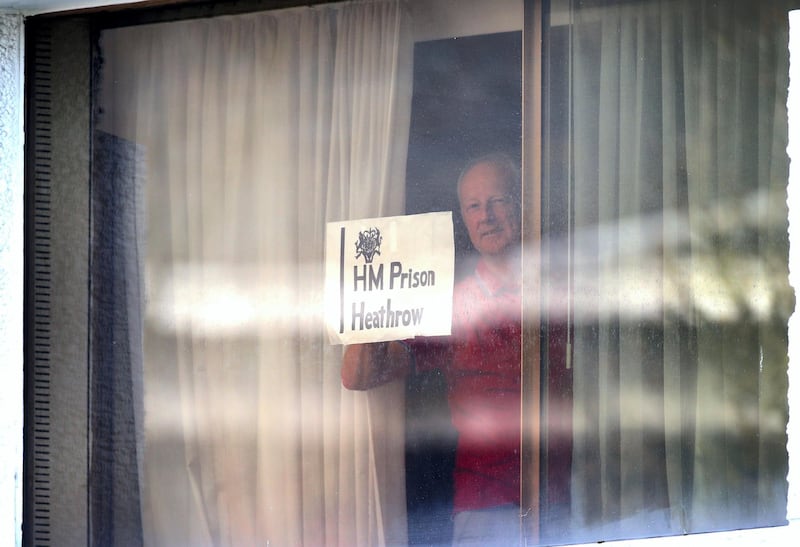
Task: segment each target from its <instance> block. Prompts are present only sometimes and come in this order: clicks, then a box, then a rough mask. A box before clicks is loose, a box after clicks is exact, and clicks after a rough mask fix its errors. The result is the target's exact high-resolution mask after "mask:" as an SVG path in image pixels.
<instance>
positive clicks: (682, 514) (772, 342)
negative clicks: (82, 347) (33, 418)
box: [91, 0, 794, 545]
mask: <svg viewBox="0 0 800 547" xmlns="http://www.w3.org/2000/svg"><path fill="white" fill-rule="evenodd" d="M789 4H790V2H788V1H787V2H771V3H761V4H759V3H753V2H745V1H739V0H726V1H724V2H719V1H710V0H709V1H695V0H693V1H689V0H667V1H660V2H656V1H645V0H620V1H608V0H594V1H592V0H584V1H578V0H572V1H569V0H552V1H551V2H549V3H548V2H543V3H539V2H527V3H525V6H524V7H523V2H522V1H521V0H519V1H517V0H508V1H504V2H502V3H498V2H479V1H475V2H464V3H459V6H458V7H457V8H454V7H453V3H452V2H447V1H444V0H443V1H440V2H424V1H412V2H403V1H397V2H395V1H393V0H376V1H364V2H348V3H342V4H325V5H321V6H314V7H302V8H292V9H286V10H276V11H267V12H256V13H247V14H241V15H230V16H223V17H214V18H199V19H188V20H184V21H178V22H170V23H159V24H147V25H135V26H126V27H121V28H110V29H106V30H103V31H101V32H100V36H99V41H98V54H97V59H96V61H97V62H96V69H97V74H98V85H97V90H96V96H95V100H96V106H97V108H96V112H95V128H94V129H95V130H94V136H93V150H92V157H93V166H92V169H93V171H92V173H93V178H92V215H93V216H92V230H93V231H92V245H93V247H92V261H93V263H94V264H95V265H102V266H101V267H98V268H97V269H96V273H95V274H93V278H92V289H91V290H92V310H91V314H92V319H91V322H92V325H93V328H94V330H95V333H96V338H93V347H94V353H93V355H92V358H93V359H94V360H96V361H97V362H103V363H110V364H113V366H109V367H99V368H98V367H95V368H93V370H96V372H95V373H94V376H93V378H92V382H93V384H92V385H93V393H92V409H91V412H92V418H93V420H92V433H93V435H94V436H95V438H96V439H97V441H95V443H94V445H93V446H94V448H93V449H94V450H95V451H97V450H98V447H99V449H102V450H103V451H106V452H103V453H99V452H97V453H93V454H94V456H95V462H100V463H98V464H97V465H102V462H103V460H102V458H98V456H103V455H104V454H105V456H108V454H109V453H113V454H114V457H113V460H114V464H113V465H110V466H109V471H108V473H107V474H105V475H103V480H104V481H108V484H109V488H108V489H105V490H102V489H101V495H100V496H99V497H98V498H97V499H94V500H93V513H92V519H93V523H94V524H93V526H96V531H95V537H97V538H111V539H113V538H119V537H126V538H131V537H133V538H139V539H140V540H141V541H143V542H144V543H147V544H153V545H212V544H213V545H240V544H265V543H266V544H280V545H284V544H286V545H300V544H305V545H327V544H332V545H334V544H341V545H359V544H369V545H372V544H417V543H419V544H430V543H436V544H449V543H450V541H451V540H452V539H454V538H457V537H459V536H460V535H461V534H470V533H472V530H474V529H478V530H480V531H481V533H483V534H486V535H487V536H489V537H492V538H494V539H497V538H501V537H502V538H503V541H504V542H505V543H506V544H513V542H517V541H519V540H520V538H525V541H527V542H528V543H534V544H535V543H542V544H553V543H575V542H582V541H590V542H593V541H600V540H610V539H617V538H630V537H651V536H654V535H672V534H683V533H687V532H688V533H695V532H703V531H710V530H723V529H733V528H741V527H759V526H772V525H780V524H783V523H784V522H785V509H786V495H787V485H786V479H785V477H786V473H787V465H788V462H787V453H786V434H785V431H786V422H787V414H788V403H787V395H786V394H787V383H786V370H787V360H788V358H787V323H788V317H789V314H790V313H791V310H792V309H793V304H794V296H793V293H792V291H791V289H790V287H789V285H788V265H787V261H788V238H787V215H788V212H787V207H786V180H787V175H788V160H787V158H786V155H785V149H786V141H787V137H786V134H787V129H786V110H785V99H786V96H785V94H786V89H787V84H788V59H787V42H788V39H787V35H788V33H787V29H788V18H787V12H788V9H789V7H790V6H789ZM543 5H544V6H543ZM543 7H544V8H546V9H544V11H543V12H542V13H543V15H544V17H543V22H542V24H541V29H540V28H538V27H535V25H537V24H538V23H539V21H538V19H536V18H535V17H532V14H533V13H537V12H538V11H537V10H541V9H542V8H543ZM523 15H525V17H523ZM524 25H527V26H526V27H525V28H523V26H524ZM533 31H536V33H534V32H533ZM540 31H541V32H542V33H543V34H542V36H543V42H542V48H541V52H540V51H539V50H536V54H537V55H539V54H540V55H541V57H540V58H538V59H536V61H537V62H534V59H532V58H531V55H532V54H533V52H534V50H533V49H532V48H531V47H530V43H531V40H530V37H531V36H534V35H537V36H538V34H537V33H538V32H540ZM523 51H524V52H525V53H524V55H523ZM538 61H540V62H541V65H539V64H538ZM538 66H541V67H542V68H541V70H542V74H541V76H542V82H543V85H542V86H541V87H540V88H537V89H534V88H533V87H532V85H531V82H532V81H535V78H532V77H531V71H532V70H536V69H537V68H536V67H538ZM523 73H525V85H526V87H524V88H523V85H522V81H523ZM536 81H538V80H536ZM523 99H525V104H526V108H527V105H533V106H532V107H531V108H530V109H527V110H526V111H525V112H524V113H523V111H522V110H523V109H522V104H523ZM523 116H524V118H523ZM537 116H538V117H539V119H541V120H542V121H543V130H542V134H541V136H539V135H536V136H534V137H531V135H534V133H533V132H531V131H530V127H531V126H532V125H531V124H532V121H533V120H534V119H535V118H536V117H537ZM526 128H527V129H526ZM524 129H526V130H525V131H524ZM523 134H524V135H526V139H531V138H532V139H534V140H535V141H536V142H523V138H522V135H523ZM522 150H525V151H526V154H527V151H529V150H537V151H538V152H540V153H541V158H542V160H541V164H539V163H536V162H535V161H534V158H532V157H529V156H528V155H525V157H523V153H522ZM523 165H524V169H523V168H522V167H523ZM532 194H533V195H537V196H541V200H540V203H537V207H538V208H540V209H541V217H540V218H539V216H538V209H537V211H535V212H534V211H531V210H527V209H523V210H521V209H520V203H522V201H523V200H524V199H528V198H529V196H530V195H532ZM525 203H529V201H525ZM471 207H474V208H471ZM442 210H445V211H452V212H453V216H454V220H455V234H456V237H455V241H456V244H455V247H456V249H455V262H456V288H455V290H454V297H453V302H454V313H453V334H452V336H450V337H444V338H436V339H415V340H405V341H403V343H402V344H399V343H390V344H368V345H365V346H363V347H361V346H360V347H359V348H358V349H357V351H356V350H351V348H347V349H346V350H345V348H342V347H341V346H338V345H333V344H331V343H330V342H329V340H328V338H327V336H326V333H325V329H324V326H323V318H322V314H323V308H324V294H323V290H324V286H325V278H324V276H325V263H324V261H325V231H326V223H327V222H331V221H339V220H349V219H360V218H375V217H388V216H398V215H408V214H413V213H421V212H428V211H442ZM530 223H535V224H536V225H537V227H540V228H541V234H542V236H541V240H537V241H530V240H528V241H524V242H523V241H522V239H521V235H520V234H521V233H526V234H529V233H534V232H536V230H534V231H533V232H531V231H526V230H525V229H524V227H525V225H526V224H530ZM522 243H524V244H522ZM387 267H388V266H387ZM523 269H524V272H525V276H527V277H524V276H523V278H524V279H531V278H532V277H535V278H536V279H537V283H538V280H541V281H540V285H539V293H540V294H541V298H540V299H539V298H536V299H527V300H526V298H525V296H526V294H527V295H528V296H530V294H532V293H526V291H529V290H530V287H528V286H526V285H524V284H523V285H521V281H520V279H521V275H522V272H523ZM523 301H524V302H526V303H529V302H533V304H528V309H524V310H523V309H521V302H523ZM523 317H525V318H526V320H527V321H529V322H531V324H535V325H536V329H534V331H533V334H532V335H531V334H529V333H530V332H531V330H530V329H528V330H526V325H525V324H523V320H522V319H523ZM530 318H535V321H533V320H532V319H530ZM539 325H540V328H539ZM523 332H524V333H525V334H524V335H523ZM528 336H534V337H536V342H537V346H536V347H538V348H540V351H538V352H537V353H536V354H535V355H533V356H531V355H525V361H524V362H523V353H524V352H523V350H522V348H524V347H529V346H525V342H526V340H525V337H528ZM351 351H355V352H351ZM347 352H351V353H347ZM348 355H350V356H353V355H355V356H357V357H358V359H355V358H354V360H353V361H352V362H354V363H356V364H358V363H362V364H363V363H368V364H369V366H368V367H367V368H358V367H361V366H362V365H358V366H356V368H353V369H352V370H351V369H350V368H349V365H348V363H349V362H350V361H348ZM373 365H377V368H375V367H373ZM354 366H355V365H354ZM376 370H377V371H378V372H377V373H376V372H375V371H376ZM523 370H524V371H525V372H526V373H533V374H535V375H536V377H537V379H538V381H539V389H536V393H521V389H522V388H521V386H523V385H526V386H527V385H531V384H524V383H523V382H522V381H521V374H522V371H523ZM352 371H355V372H353V374H352V375H350V372H352ZM398 371H399V372H398ZM373 380H374V381H373ZM384 380H391V381H386V382H384ZM364 388H369V389H364ZM534 395H535V396H534ZM539 397H540V400H539V399H538V398H539ZM521 401H522V402H521ZM531 401H536V402H535V403H533V402H531ZM521 405H522V406H521ZM521 413H522V414H523V415H525V416H528V415H532V414H535V415H536V417H537V420H538V423H540V426H539V427H537V430H536V431H535V432H533V434H531V433H530V432H522V433H521V431H520V415H521ZM531 454H539V455H541V458H540V459H539V460H536V458H531V457H530V455H531ZM531 462H536V463H531ZM96 476H97V475H96ZM112 485H113V487H112ZM521 491H522V492H523V493H522V494H521V493H520V492H521ZM112 531H113V534H116V535H115V536H113V537H112V536H104V535H103V534H104V533H112ZM111 539H110V540H109V541H111ZM485 539H486V538H484V540H485ZM484 540H481V541H484ZM112 542H113V541H112Z"/></svg>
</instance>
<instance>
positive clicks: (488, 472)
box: [342, 154, 522, 545]
mask: <svg viewBox="0 0 800 547" xmlns="http://www.w3.org/2000/svg"><path fill="white" fill-rule="evenodd" d="M518 195H519V175H518V171H517V169H516V166H515V165H514V163H513V162H512V161H511V160H510V159H509V158H508V157H507V156H505V155H501V154H495V155H489V156H484V157H481V158H478V159H477V160H474V161H472V162H470V163H469V164H468V165H467V166H466V168H465V169H464V170H463V171H462V174H461V177H460V178H459V181H458V200H459V204H460V208H461V216H462V218H463V220H464V224H465V225H466V228H467V231H468V233H469V238H470V241H471V242H472V245H473V246H474V247H475V249H476V250H477V251H478V253H479V254H480V259H479V261H478V263H477V265H476V267H475V271H474V272H473V273H472V275H470V276H468V277H467V278H465V279H464V280H462V281H461V282H459V283H458V284H457V285H456V287H455V289H454V292H453V329H452V333H453V334H452V335H451V336H450V337H446V338H425V339H421V338H418V339H415V340H412V341H408V342H388V343H375V344H359V345H352V346H348V348H347V349H346V351H345V356H344V361H343V364H342V382H343V384H344V386H345V387H347V388H349V389H369V388H371V387H374V386H377V385H380V384H383V383H385V382H388V381H391V380H395V379H398V378H401V377H403V376H405V375H406V374H408V373H410V372H412V371H414V370H416V371H423V370H429V369H432V368H440V369H442V370H443V371H444V374H445V378H446V379H447V384H448V402H449V405H450V413H451V418H452V421H453V425H454V427H455V429H456V431H457V432H458V445H457V448H456V464H455V470H454V475H453V479H454V481H453V483H454V490H455V491H454V493H453V494H454V495H453V512H454V523H453V544H454V545H468V544H475V545H489V544H498V545H501V544H502V545H508V544H509V543H510V542H514V541H516V539H517V538H518V537H519V535H518V534H519V503H520V479H519V474H520V357H521V355H520V347H521V315H522V314H521V300H520V259H519V243H520V207H519V199H518Z"/></svg>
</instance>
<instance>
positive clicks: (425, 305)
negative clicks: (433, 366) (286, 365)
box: [325, 212, 455, 344]
mask: <svg viewBox="0 0 800 547" xmlns="http://www.w3.org/2000/svg"><path fill="white" fill-rule="evenodd" d="M325 251H326V264H325V305H326V310H325V320H326V324H327V329H328V333H329V337H330V341H331V343H333V344H353V343H359V342H380V341H388V340H404V339H408V338H413V337H414V336H439V335H448V334H450V327H451V322H452V308H453V276H454V256H455V255H454V246H453V215H452V213H450V212H442V213H425V214H421V215H406V216H397V217H383V218H368V219H361V220H353V221H342V222H329V223H328V226H327V233H326V243H325Z"/></svg>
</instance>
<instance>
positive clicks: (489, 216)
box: [483, 202, 495, 221]
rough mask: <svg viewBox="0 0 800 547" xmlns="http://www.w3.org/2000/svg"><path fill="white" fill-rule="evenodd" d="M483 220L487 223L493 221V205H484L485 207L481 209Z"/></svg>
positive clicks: (489, 203)
mask: <svg viewBox="0 0 800 547" xmlns="http://www.w3.org/2000/svg"><path fill="white" fill-rule="evenodd" d="M483 218H484V220H488V221H492V220H494V219H495V211H494V204H492V203H491V202H488V203H486V205H485V206H484V207H483Z"/></svg>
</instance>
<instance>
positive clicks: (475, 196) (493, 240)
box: [458, 163, 519, 256]
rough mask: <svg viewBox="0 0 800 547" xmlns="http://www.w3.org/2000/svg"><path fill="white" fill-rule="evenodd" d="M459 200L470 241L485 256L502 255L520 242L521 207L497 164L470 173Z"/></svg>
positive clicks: (464, 181)
mask: <svg viewBox="0 0 800 547" xmlns="http://www.w3.org/2000/svg"><path fill="white" fill-rule="evenodd" d="M458 199H459V202H460V204H461V217H462V218H463V219H464V224H465V225H466V226H467V231H468V232H469V239H470V240H471V241H472V245H474V246H475V249H476V250H477V251H478V252H479V253H481V255H486V256H497V255H501V254H503V253H505V252H506V251H508V250H510V249H511V248H513V246H514V245H516V244H518V243H519V208H518V206H517V204H516V203H514V200H513V199H512V197H511V192H510V188H508V183H507V182H506V181H505V179H504V177H503V176H502V172H501V171H500V170H499V169H498V168H497V167H496V166H495V165H493V164H491V163H479V164H477V165H475V166H474V167H472V168H471V169H470V170H469V171H467V173H466V174H465V175H464V177H463V178H462V179H461V186H460V187H459V192H458Z"/></svg>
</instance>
